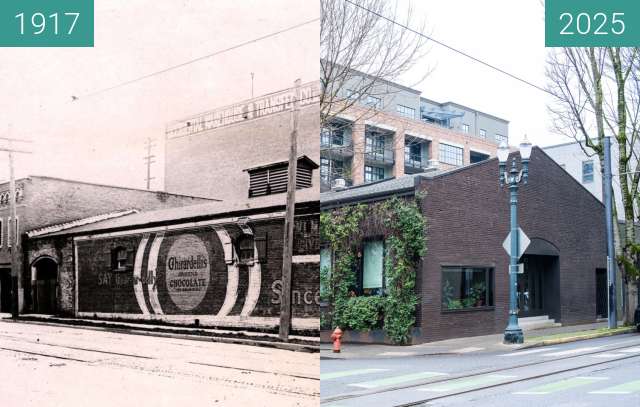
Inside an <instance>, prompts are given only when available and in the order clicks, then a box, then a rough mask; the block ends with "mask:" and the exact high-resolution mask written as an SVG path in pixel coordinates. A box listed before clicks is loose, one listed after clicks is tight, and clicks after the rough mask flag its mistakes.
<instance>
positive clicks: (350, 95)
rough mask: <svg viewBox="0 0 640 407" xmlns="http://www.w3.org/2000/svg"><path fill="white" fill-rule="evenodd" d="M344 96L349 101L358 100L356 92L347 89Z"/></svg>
mask: <svg viewBox="0 0 640 407" xmlns="http://www.w3.org/2000/svg"><path fill="white" fill-rule="evenodd" d="M345 93H346V95H347V99H349V100H356V99H358V95H357V94H356V91H355V90H353V89H347V90H346V91H345Z"/></svg>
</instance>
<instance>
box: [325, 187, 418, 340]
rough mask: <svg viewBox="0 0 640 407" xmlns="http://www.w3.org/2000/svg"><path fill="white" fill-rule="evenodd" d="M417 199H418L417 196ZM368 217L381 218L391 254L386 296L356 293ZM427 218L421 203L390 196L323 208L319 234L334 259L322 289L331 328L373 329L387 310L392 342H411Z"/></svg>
mask: <svg viewBox="0 0 640 407" xmlns="http://www.w3.org/2000/svg"><path fill="white" fill-rule="evenodd" d="M418 199H419V198H418ZM366 216H375V217H377V218H378V219H382V224H383V226H384V229H385V236H386V246H387V255H386V257H385V264H384V267H385V275H386V281H387V288H386V292H385V295H384V296H383V297H352V296H350V293H349V287H351V286H353V285H355V273H354V272H353V269H354V266H355V261H356V256H355V254H354V253H356V252H357V249H358V246H357V245H358V244H359V243H360V241H361V239H362V235H361V230H362V223H363V221H364V220H365V217H366ZM425 233H426V220H425V218H424V216H423V215H422V212H421V211H420V207H419V202H418V200H416V201H408V200H402V199H398V198H392V199H390V200H387V201H384V202H381V203H374V204H370V205H363V204H360V205H355V206H348V207H343V208H339V209H334V210H332V211H328V212H323V213H322V214H321V216H320V235H321V239H322V241H323V243H328V244H329V246H330V247H331V249H332V251H333V253H334V256H335V259H334V267H333V270H331V272H329V271H328V270H325V271H322V270H321V286H323V285H324V287H321V293H324V297H323V299H324V300H325V301H327V302H329V304H331V311H330V314H331V315H330V318H331V320H332V322H333V326H340V327H342V328H345V329H354V330H370V329H373V328H374V327H376V326H378V325H379V322H380V319H381V317H380V313H381V312H383V313H384V317H383V319H384V325H383V328H384V331H385V333H386V334H387V336H389V338H391V340H392V341H393V342H394V343H398V344H404V343H407V342H408V340H409V338H410V337H411V328H412V327H413V325H414V324H415V310H416V305H417V304H418V297H417V296H416V294H415V282H416V266H417V264H418V262H419V261H420V258H421V257H422V256H424V255H425V253H426V237H425Z"/></svg>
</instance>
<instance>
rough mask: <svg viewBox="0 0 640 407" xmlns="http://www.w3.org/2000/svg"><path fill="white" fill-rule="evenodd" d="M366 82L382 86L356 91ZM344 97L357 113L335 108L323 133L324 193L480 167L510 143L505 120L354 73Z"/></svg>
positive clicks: (321, 163) (338, 103) (351, 110)
mask: <svg viewBox="0 0 640 407" xmlns="http://www.w3.org/2000/svg"><path fill="white" fill-rule="evenodd" d="M360 81H373V82H375V83H374V84H373V85H372V87H371V89H370V90H369V91H368V94H357V91H354V90H352V89H349V88H350V86H351V83H352V82H353V86H352V87H353V88H354V89H358V87H359V86H360V87H361V86H362V85H361V84H359V82H360ZM341 91H342V92H343V93H344V94H343V95H340V96H341V97H342V98H343V100H351V102H349V103H348V106H349V105H350V106H349V107H348V108H346V109H345V110H344V111H341V109H342V108H344V106H343V107H342V108H341V107H340V106H341V102H340V101H338V102H336V109H335V110H337V111H340V113H338V114H335V115H333V116H332V117H331V119H330V120H329V123H327V124H326V125H325V127H324V128H323V129H322V130H321V145H320V152H321V153H320V154H321V162H320V166H321V167H320V168H321V177H322V185H321V187H322V190H323V191H326V190H330V189H334V188H342V187H344V186H351V185H360V184H363V183H369V182H374V181H380V180H383V179H388V178H391V177H395V178H398V177H401V176H403V175H405V174H416V173H422V172H427V171H433V170H442V169H448V168H454V167H459V166H462V165H467V164H470V163H475V162H479V161H482V160H486V159H488V158H490V157H492V156H494V155H495V151H496V148H497V146H498V144H499V143H500V142H502V141H507V142H508V137H509V134H508V130H509V129H508V122H507V121H506V120H504V119H501V118H499V117H496V116H493V115H490V114H487V113H484V112H481V111H478V110H475V109H471V108H469V107H466V106H463V105H461V104H458V103H453V102H446V103H438V102H435V101H433V100H430V99H426V98H424V97H421V96H420V94H421V92H420V91H417V90H415V89H411V88H408V87H405V86H402V85H399V84H397V83H392V82H388V81H384V80H380V79H376V78H370V77H368V76H367V75H365V74H362V73H359V72H354V73H353V78H351V79H350V80H347V81H346V83H345V85H344V86H343V89H341ZM353 101H355V102H353Z"/></svg>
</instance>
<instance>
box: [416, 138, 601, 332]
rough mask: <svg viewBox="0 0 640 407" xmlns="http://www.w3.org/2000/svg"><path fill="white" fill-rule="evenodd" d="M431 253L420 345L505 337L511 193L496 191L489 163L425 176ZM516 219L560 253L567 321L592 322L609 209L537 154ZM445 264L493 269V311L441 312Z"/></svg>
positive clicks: (424, 278) (423, 286) (493, 164)
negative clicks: (506, 245) (502, 334)
mask: <svg viewBox="0 0 640 407" xmlns="http://www.w3.org/2000/svg"><path fill="white" fill-rule="evenodd" d="M420 189H421V190H422V191H423V192H425V193H426V197H425V199H424V200H423V212H424V213H425V215H426V216H427V222H428V232H427V236H428V252H427V255H426V256H425V258H424V259H423V264H422V268H421V272H420V273H419V281H418V283H419V284H418V287H419V295H420V297H421V298H422V302H421V304H420V311H419V322H418V324H419V326H420V329H421V332H422V335H423V337H422V338H421V340H422V341H433V340H439V339H446V338H455V337H464V336H473V335H484V334H492V333H500V332H503V330H504V328H505V326H506V324H507V317H508V307H509V294H508V263H509V258H508V256H507V254H506V253H505V251H504V249H503V248H502V242H503V240H504V239H505V237H506V236H507V234H508V232H509V192H508V188H502V189H500V188H499V185H498V163H497V160H491V161H488V162H485V163H481V164H478V165H476V166H473V167H471V168H467V169H465V170H462V171H457V172H454V173H450V174H446V175H444V176H440V177H437V178H434V179H423V180H422V183H421V186H420ZM518 220H519V224H520V227H521V228H522V229H523V230H524V232H525V233H526V234H527V236H529V238H532V239H533V238H541V239H544V240H547V241H549V242H551V243H552V244H553V245H555V246H556V247H557V248H558V249H559V252H560V256H559V264H560V270H559V271H560V303H561V310H560V312H561V318H560V322H562V323H563V324H576V323H581V322H593V321H594V320H595V318H596V311H595V270H596V268H601V267H605V264H606V253H605V247H606V246H605V235H604V233H605V228H604V207H603V206H602V204H601V203H600V202H598V201H597V200H596V199H595V198H594V197H593V196H592V195H591V194H590V193H589V192H588V191H587V190H586V189H584V188H583V187H582V186H581V185H580V184H579V183H577V182H576V181H575V180H574V179H573V178H572V177H571V176H569V175H568V174H567V173H566V172H564V170H562V168H560V167H559V166H558V165H557V164H556V163H555V162H554V161H553V160H551V159H550V158H549V157H548V156H546V154H544V153H543V152H542V151H541V150H539V149H537V148H536V149H534V151H533V154H532V158H531V163H530V175H529V183H528V184H527V185H522V184H521V187H520V190H519V204H518ZM444 264H451V265H467V266H474V265H477V266H492V267H495V290H494V298H495V299H494V303H495V307H493V308H489V309H483V310H468V311H466V310H465V311H454V312H451V311H448V312H443V311H442V309H441V267H442V265H444Z"/></svg>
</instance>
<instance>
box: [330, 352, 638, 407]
mask: <svg viewBox="0 0 640 407" xmlns="http://www.w3.org/2000/svg"><path fill="white" fill-rule="evenodd" d="M639 345H640V344H639V343H638V342H637V341H636V342H635V343H634V344H631V345H625V346H618V347H611V348H606V349H602V350H596V351H592V352H584V353H580V354H576V355H569V356H564V357H559V358H555V359H549V360H540V361H535V362H529V363H521V364H518V365H512V366H506V367H502V368H497V369H488V370H481V371H476V372H472V373H469V374H464V375H458V376H453V377H450V376H448V377H446V378H443V379H437V380H423V381H421V382H413V383H411V384H406V385H399V386H389V387H385V388H381V389H375V390H364V391H360V392H355V393H349V394H341V395H336V396H332V397H327V398H325V399H321V401H320V403H321V404H327V403H334V402H336V401H340V400H349V399H354V398H360V397H365V396H372V395H376V394H382V393H389V392H394V391H398V390H404V389H412V388H416V387H423V386H426V385H433V384H443V383H447V382H451V381H455V380H460V379H467V378H473V377H479V376H484V375H488V374H494V373H502V372H508V371H510V370H515V369H520V368H526V367H530V366H538V365H544V364H550V363H555V362H559V361H563V360H569V359H575V358H581V357H584V356H589V355H596V354H600V353H610V352H615V351H619V350H623V349H628V348H637V347H638V346H639ZM638 357H640V354H636V355H629V356H621V357H617V358H612V359H608V360H605V361H599V362H593V363H588V364H582V365H580V366H576V367H571V368H567V369H562V370H557V371H554V372H550V373H544V374H540V375H535V376H527V377H522V378H514V379H512V380H506V381H504V382H499V383H494V384H488V385H484V386H480V387H475V388H471V389H466V390H460V391H457V392H455V393H447V394H442V395H434V396H432V397H428V398H425V399H421V400H417V401H412V402H410V403H405V404H398V405H396V406H395V407H409V406H421V405H424V404H425V403H428V402H430V401H434V400H440V399H444V398H448V397H453V396H458V395H462V394H467V393H472V392H476V391H481V390H485V389H490V388H494V387H500V386H506V385H509V384H512V383H518V382H523V381H528V380H534V379H538V378H541V377H545V376H552V375H556V374H561V373H567V372H571V371H575V370H580V369H584V368H588V367H591V366H599V365H603V364H607V363H612V362H616V361H620V360H626V359H632V358H638Z"/></svg>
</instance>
